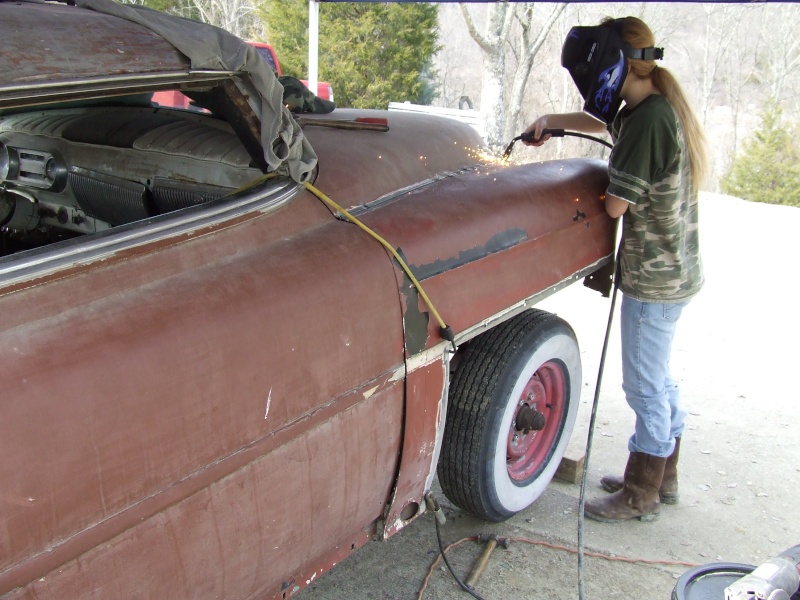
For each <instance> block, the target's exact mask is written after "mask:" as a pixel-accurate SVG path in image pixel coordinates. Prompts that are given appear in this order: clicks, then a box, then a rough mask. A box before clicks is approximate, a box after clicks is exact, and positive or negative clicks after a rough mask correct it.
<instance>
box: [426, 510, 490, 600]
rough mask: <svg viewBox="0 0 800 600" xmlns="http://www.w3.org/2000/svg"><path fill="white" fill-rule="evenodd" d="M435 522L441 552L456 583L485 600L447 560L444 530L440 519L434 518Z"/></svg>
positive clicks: (478, 599) (474, 595)
mask: <svg viewBox="0 0 800 600" xmlns="http://www.w3.org/2000/svg"><path fill="white" fill-rule="evenodd" d="M434 522H435V523H436V540H437V541H438V542H439V553H440V554H441V555H442V560H443V561H444V564H445V565H446V566H447V570H448V571H450V574H451V575H452V576H453V579H455V580H456V583H458V585H460V586H461V589H462V590H464V591H465V592H467V593H468V594H470V595H471V596H472V597H473V598H476V599H477V600H485V599H484V597H483V596H481V595H480V594H479V593H478V592H476V591H475V590H473V589H472V588H471V587H469V586H468V585H467V584H466V583H464V582H463V581H461V579H460V578H459V576H458V575H456V572H455V571H454V570H453V567H451V566H450V561H448V560H447V555H446V554H445V553H444V544H443V543H442V532H441V529H440V527H439V519H434Z"/></svg>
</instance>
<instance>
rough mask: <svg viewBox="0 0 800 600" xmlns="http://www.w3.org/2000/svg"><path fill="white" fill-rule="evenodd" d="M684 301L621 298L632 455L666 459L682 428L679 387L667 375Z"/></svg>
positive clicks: (623, 355) (623, 377) (629, 446)
mask: <svg viewBox="0 0 800 600" xmlns="http://www.w3.org/2000/svg"><path fill="white" fill-rule="evenodd" d="M687 304H688V302H673V303H666V304H661V303H655V302H640V301H639V300H634V299H633V298H630V297H628V296H625V295H624V294H623V296H622V309H621V321H622V323H621V326H620V330H621V334H622V389H623V391H624V392H625V398H626V400H627V401H628V405H630V407H631V408H632V409H633V411H634V412H635V413H636V429H635V433H634V434H633V435H632V436H631V438H630V440H629V441H628V450H629V451H630V452H644V453H646V454H650V455H653V456H669V455H670V454H672V451H673V449H674V448H675V438H676V437H680V435H681V434H682V433H683V429H684V419H685V418H686V411H685V410H684V409H683V408H681V405H680V394H679V392H678V386H677V385H676V384H675V381H674V380H673V379H672V375H671V374H670V370H669V357H670V353H671V351H672V340H673V338H674V336H675V327H676V325H677V324H678V319H679V318H680V316H681V312H682V310H683V307H685V306H686V305H687Z"/></svg>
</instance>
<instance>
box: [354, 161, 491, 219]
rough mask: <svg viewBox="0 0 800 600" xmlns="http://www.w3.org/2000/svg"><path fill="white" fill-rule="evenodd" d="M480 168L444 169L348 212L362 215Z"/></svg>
mask: <svg viewBox="0 0 800 600" xmlns="http://www.w3.org/2000/svg"><path fill="white" fill-rule="evenodd" d="M478 169H479V166H478V165H473V166H469V167H462V168H461V169H458V170H457V171H444V172H442V173H438V174H436V175H434V176H433V177H429V178H428V179H423V180H422V181H418V182H416V183H412V184H411V185H407V186H406V187H402V188H400V189H397V190H394V191H391V192H389V193H387V194H384V195H383V196H379V197H378V198H375V200H370V201H369V202H365V203H364V204H359V205H358V206H355V207H351V208H349V209H348V212H349V213H350V214H351V215H354V216H360V215H363V214H364V213H366V212H368V211H370V210H372V209H374V208H379V207H381V206H384V205H386V204H389V203H391V202H392V201H394V200H397V199H398V198H400V197H401V196H406V195H408V194H412V193H414V192H417V191H419V190H421V189H424V188H426V187H428V186H430V185H433V184H434V183H437V182H439V181H442V180H443V179H449V178H450V177H458V176H459V175H463V174H465V173H470V172H472V171H477V170H478Z"/></svg>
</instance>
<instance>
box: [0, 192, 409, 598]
mask: <svg viewBox="0 0 800 600" xmlns="http://www.w3.org/2000/svg"><path fill="white" fill-rule="evenodd" d="M201 233H202V234H201ZM0 314H2V315H3V320H2V325H0V364H2V365H3V369H2V371H1V372H0V390H1V391H2V392H1V397H2V403H1V404H2V415H3V418H2V419H0V456H3V461H0V480H2V481H3V489H2V493H0V506H1V507H2V509H1V510H0V595H2V594H3V593H8V592H11V593H12V595H14V596H16V595H17V594H19V593H21V594H23V595H24V596H30V597H37V598H47V597H51V598H56V597H66V596H72V597H98V598H99V597H103V598H108V597H122V596H130V594H131V593H133V594H134V595H137V594H141V595H144V596H149V595H159V596H161V597H186V596H195V595H198V594H199V595H208V596H211V595H215V596H220V597H250V596H253V595H258V594H263V593H265V591H268V590H265V589H264V586H265V585H266V583H265V582H266V581H267V579H268V580H269V581H270V585H271V584H273V583H274V581H275V580H277V579H280V580H281V581H287V582H288V581H291V580H292V577H293V574H295V573H297V572H299V571H301V570H303V569H304V568H305V567H307V566H308V565H309V564H312V563H313V562H314V560H315V559H316V558H318V557H319V556H320V555H322V554H323V553H324V552H326V551H328V550H330V548H332V547H335V546H337V545H340V544H345V543H346V544H348V545H349V544H351V543H353V542H352V541H351V540H352V539H353V535H354V532H359V531H361V530H363V529H364V528H366V527H369V526H370V524H371V523H373V522H374V521H375V520H376V519H377V518H378V517H379V516H380V515H381V512H382V508H383V506H384V505H385V503H386V501H387V498H388V495H389V493H390V491H391V487H392V483H393V477H394V474H395V471H396V464H397V460H398V456H399V452H400V444H401V438H400V436H401V431H402V425H401V420H402V416H403V374H404V371H403V362H402V359H403V340H402V328H401V321H402V320H401V314H400V306H399V302H398V292H397V286H396V281H395V276H394V273H393V269H392V266H391V263H390V261H389V260H388V258H387V255H386V253H385V251H384V250H383V249H382V248H381V247H380V246H379V245H378V244H377V243H375V242H374V241H373V240H371V239H369V238H368V237H367V236H365V235H363V234H361V232H359V231H358V230H357V229H356V228H355V227H353V226H351V225H348V224H345V223H342V222H340V221H337V220H335V219H334V218H333V217H332V216H331V214H330V212H329V211H328V210H327V209H326V208H324V206H322V205H321V204H320V203H319V201H318V200H317V199H316V198H314V197H313V196H312V195H311V194H309V193H307V192H300V193H298V195H297V196H296V197H295V198H293V199H292V200H290V202H289V203H288V204H287V205H285V206H283V207H281V208H278V209H276V210H274V211H267V212H265V213H264V214H261V213H260V212H256V213H255V214H253V215H250V217H249V218H248V219H246V220H244V221H242V222H237V223H230V224H228V226H227V227H220V228H219V229H217V230H215V231H204V232H198V233H197V234H195V235H189V236H188V239H179V240H173V241H172V242H169V243H167V242H162V243H158V242H153V243H151V244H148V245H146V246H144V247H140V248H136V249H133V250H131V251H129V252H128V253H126V254H125V255H120V256H114V257H110V258H107V259H105V260H103V261H100V262H99V263H97V264H94V265H90V266H88V267H85V268H83V270H81V271H80V272H73V273H69V274H66V275H64V276H62V277H60V278H54V279H50V280H43V281H41V282H39V283H38V285H34V286H31V287H27V288H25V289H18V290H16V291H12V292H8V291H7V292H6V293H2V291H0ZM362 537H363V534H362ZM348 547H349V546H348ZM144 548H146V549H147V551H146V552H145V551H143V549H144ZM212 565H213V566H212ZM265 573H266V574H268V575H266V577H265ZM19 586H22V588H20V589H18V590H17V592H12V590H14V589H15V588H18V587H19ZM273 591H276V590H273Z"/></svg>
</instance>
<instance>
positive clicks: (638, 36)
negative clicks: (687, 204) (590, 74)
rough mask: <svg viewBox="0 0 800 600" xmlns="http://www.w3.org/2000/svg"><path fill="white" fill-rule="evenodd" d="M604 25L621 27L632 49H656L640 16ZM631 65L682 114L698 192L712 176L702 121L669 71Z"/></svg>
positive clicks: (634, 61)
mask: <svg viewBox="0 0 800 600" xmlns="http://www.w3.org/2000/svg"><path fill="white" fill-rule="evenodd" d="M602 25H606V26H614V27H619V31H620V35H621V36H622V39H623V40H625V41H626V42H628V43H629V44H630V45H631V47H632V48H651V47H653V46H655V37H654V36H653V32H652V31H650V28H649V27H648V26H647V25H645V23H644V22H643V21H642V20H640V19H637V18H636V17H624V18H622V19H605V20H604V21H603V22H602ZM628 63H629V64H630V67H631V72H632V73H633V74H634V75H635V76H636V77H639V78H640V79H647V78H651V79H652V80H653V85H654V86H655V87H656V89H657V90H658V91H659V92H661V93H662V94H663V95H664V97H665V98H666V99H667V100H668V101H669V103H670V104H671V105H672V108H673V109H674V110H675V113H676V114H677V115H678V119H679V120H680V122H681V127H682V128H683V134H684V137H685V138H686V148H687V150H688V152H689V162H690V164H691V167H692V187H693V189H694V190H695V191H697V190H699V189H700V187H701V186H702V185H703V184H704V183H705V181H706V180H707V178H708V176H709V174H710V173H709V170H710V165H709V162H708V149H707V142H706V136H705V133H703V127H702V125H701V124H700V121H699V120H698V118H697V116H696V115H695V114H694V111H693V110H692V107H691V106H690V105H689V102H688V101H687V100H686V95H685V94H684V92H683V89H682V88H681V86H680V84H679V83H678V80H677V79H675V77H674V76H673V75H672V73H670V72H669V71H668V70H667V69H664V68H663V67H659V66H658V65H656V62H655V61H654V60H638V59H629V61H628Z"/></svg>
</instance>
